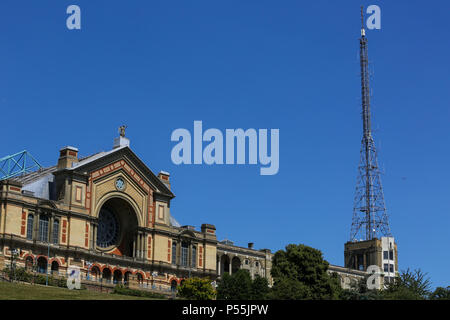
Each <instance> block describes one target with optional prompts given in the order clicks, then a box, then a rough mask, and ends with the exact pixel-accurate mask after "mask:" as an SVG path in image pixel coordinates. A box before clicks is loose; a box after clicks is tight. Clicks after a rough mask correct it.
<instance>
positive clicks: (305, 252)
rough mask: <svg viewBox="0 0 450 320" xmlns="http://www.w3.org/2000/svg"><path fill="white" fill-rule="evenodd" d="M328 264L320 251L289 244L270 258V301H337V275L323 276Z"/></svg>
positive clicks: (339, 290) (339, 289) (301, 245)
mask: <svg viewBox="0 0 450 320" xmlns="http://www.w3.org/2000/svg"><path fill="white" fill-rule="evenodd" d="M328 266H329V264H328V262H327V261H325V260H324V259H323V256H322V252H321V251H320V250H317V249H314V248H311V247H308V246H305V245H303V244H299V245H295V244H289V245H287V246H286V250H279V251H277V252H276V253H275V255H274V257H273V259H272V277H273V279H274V286H273V288H272V292H271V293H270V297H271V298H272V299H314V300H320V299H338V298H339V295H340V292H341V287H340V283H339V279H338V277H337V276H330V275H329V274H328V273H327V270H328Z"/></svg>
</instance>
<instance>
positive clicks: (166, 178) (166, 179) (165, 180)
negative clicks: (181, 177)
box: [158, 171, 170, 190]
mask: <svg viewBox="0 0 450 320" xmlns="http://www.w3.org/2000/svg"><path fill="white" fill-rule="evenodd" d="M169 177H170V173H168V172H165V171H160V172H159V173H158V178H159V179H160V180H161V181H162V182H163V183H164V184H165V185H166V187H167V188H169V190H170V180H169Z"/></svg>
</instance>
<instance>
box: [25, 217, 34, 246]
mask: <svg viewBox="0 0 450 320" xmlns="http://www.w3.org/2000/svg"><path fill="white" fill-rule="evenodd" d="M33 223H34V216H33V215H32V214H29V215H28V220H27V239H28V240H33Z"/></svg>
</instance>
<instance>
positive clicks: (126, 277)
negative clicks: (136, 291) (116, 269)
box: [123, 271, 131, 285]
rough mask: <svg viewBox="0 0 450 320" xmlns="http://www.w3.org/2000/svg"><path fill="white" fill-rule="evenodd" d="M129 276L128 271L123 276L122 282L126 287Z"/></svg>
mask: <svg viewBox="0 0 450 320" xmlns="http://www.w3.org/2000/svg"><path fill="white" fill-rule="evenodd" d="M130 275H131V272H130V271H127V272H125V274H124V276H123V282H124V283H125V285H128V284H129V283H130Z"/></svg>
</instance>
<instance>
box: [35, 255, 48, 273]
mask: <svg viewBox="0 0 450 320" xmlns="http://www.w3.org/2000/svg"><path fill="white" fill-rule="evenodd" d="M37 272H39V273H47V259H46V258H44V257H39V258H38V259H37Z"/></svg>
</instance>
